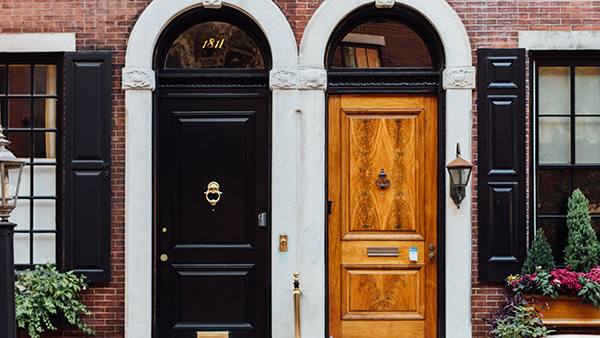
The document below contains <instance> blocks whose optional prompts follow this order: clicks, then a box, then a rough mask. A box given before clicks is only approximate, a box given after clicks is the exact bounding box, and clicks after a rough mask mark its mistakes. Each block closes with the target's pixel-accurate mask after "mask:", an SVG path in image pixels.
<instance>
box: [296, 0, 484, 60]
mask: <svg viewBox="0 0 600 338" xmlns="http://www.w3.org/2000/svg"><path fill="white" fill-rule="evenodd" d="M370 4H373V0H328V1H324V2H323V3H321V5H320V6H319V8H317V10H316V11H315V13H314V14H313V16H312V17H311V19H310V21H309V22H308V24H307V26H306V29H305V30H304V35H303V36H302V41H301V42H300V60H299V64H300V67H301V68H317V69H324V68H325V57H324V55H325V52H326V51H327V43H328V42H329V37H330V36H331V34H332V33H333V31H334V30H335V28H336V27H337V25H338V24H339V23H340V21H342V20H343V19H344V18H345V17H346V16H347V15H348V13H351V12H352V11H354V10H356V9H358V8H359V7H362V6H365V5H370ZM396 5H403V6H406V7H409V8H412V9H413V10H415V11H417V12H418V13H421V14H422V15H423V16H424V17H426V18H427V20H429V22H431V24H432V25H433V27H435V29H436V31H437V32H438V34H440V37H441V39H442V43H443V45H444V52H445V55H446V60H445V61H446V67H449V68H451V67H468V66H472V65H473V64H472V62H473V61H472V59H471V45H470V42H469V37H468V35H467V31H466V29H465V27H464V25H463V24H462V21H461V20H460V18H459V17H458V15H457V14H456V12H455V11H454V9H452V7H450V5H448V3H447V2H446V1H445V0H396Z"/></svg>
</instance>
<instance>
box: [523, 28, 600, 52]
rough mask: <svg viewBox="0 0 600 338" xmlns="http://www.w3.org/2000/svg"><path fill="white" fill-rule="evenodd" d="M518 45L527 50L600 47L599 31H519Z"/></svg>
mask: <svg viewBox="0 0 600 338" xmlns="http://www.w3.org/2000/svg"><path fill="white" fill-rule="evenodd" d="M519 47H520V48H525V49H529V50H536V49H538V50H577V49H600V31H528V32H525V31H521V32H519Z"/></svg>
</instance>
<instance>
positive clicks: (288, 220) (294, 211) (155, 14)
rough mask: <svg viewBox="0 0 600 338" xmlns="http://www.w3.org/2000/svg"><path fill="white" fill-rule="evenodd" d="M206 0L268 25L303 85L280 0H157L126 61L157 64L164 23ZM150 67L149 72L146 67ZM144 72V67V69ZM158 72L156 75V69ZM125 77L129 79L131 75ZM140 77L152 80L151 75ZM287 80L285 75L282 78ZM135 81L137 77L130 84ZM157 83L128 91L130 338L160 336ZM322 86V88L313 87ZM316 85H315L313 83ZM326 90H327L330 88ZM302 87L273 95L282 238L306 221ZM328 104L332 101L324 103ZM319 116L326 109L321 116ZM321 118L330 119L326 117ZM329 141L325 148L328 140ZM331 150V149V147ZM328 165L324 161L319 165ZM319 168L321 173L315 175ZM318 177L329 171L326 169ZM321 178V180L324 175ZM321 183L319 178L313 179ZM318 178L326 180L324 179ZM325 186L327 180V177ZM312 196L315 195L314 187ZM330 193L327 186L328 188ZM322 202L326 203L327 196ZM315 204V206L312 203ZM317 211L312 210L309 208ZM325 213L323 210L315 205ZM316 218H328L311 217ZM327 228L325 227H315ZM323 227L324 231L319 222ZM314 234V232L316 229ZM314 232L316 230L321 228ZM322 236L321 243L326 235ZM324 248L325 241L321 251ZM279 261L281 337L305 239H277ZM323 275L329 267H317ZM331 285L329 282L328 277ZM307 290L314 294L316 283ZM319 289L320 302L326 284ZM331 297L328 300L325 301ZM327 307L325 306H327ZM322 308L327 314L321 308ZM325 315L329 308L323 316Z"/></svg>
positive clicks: (282, 66)
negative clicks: (155, 260) (155, 290)
mask: <svg viewBox="0 0 600 338" xmlns="http://www.w3.org/2000/svg"><path fill="white" fill-rule="evenodd" d="M200 6H204V7H205V8H219V7H222V6H227V7H231V8H234V9H237V10H239V11H241V12H243V13H245V14H246V15H248V17H250V18H251V19H252V20H254V21H255V22H256V23H257V24H258V26H259V27H260V28H261V29H262V31H263V33H264V34H265V36H266V38H267V40H268V41H269V44H270V46H271V51H272V55H271V62H272V67H273V69H275V70H286V69H287V70H291V71H292V72H296V75H295V76H291V79H292V80H290V81H291V82H290V83H291V84H290V86H291V87H292V89H293V87H294V86H295V87H296V88H297V86H298V76H297V69H298V48H297V44H296V38H295V36H294V33H293V31H292V28H291V27H290V23H289V22H288V21H287V19H286V17H285V15H284V14H283V12H282V11H281V9H279V7H278V6H277V5H276V4H275V3H274V2H273V1H272V0H177V1H174V0H154V1H152V2H151V3H150V4H149V5H148V7H146V9H145V10H144V11H143V12H142V14H141V15H140V17H139V19H138V20H137V22H136V23H135V26H134V27H133V30H132V31H131V35H130V37H129V40H128V43H127V52H126V55H125V68H126V69H137V70H142V71H143V70H149V69H152V67H153V56H154V51H155V49H156V42H157V41H158V38H159V36H160V34H161V33H162V31H163V29H164V28H165V27H166V26H167V25H168V24H169V23H170V22H171V21H173V20H175V19H176V18H177V17H178V16H179V15H180V14H182V13H184V12H185V11H188V10H191V9H194V8H197V7H200ZM144 74H145V73H144ZM138 75H142V74H138ZM153 78H154V76H153ZM124 82H126V81H125V80H124ZM140 83H145V82H144V81H142V82H140ZM279 83H280V84H281V83H283V82H282V81H279ZM128 86H129V84H128ZM152 87H153V86H150V88H152ZM150 88H148V89H146V88H140V89H142V90H133V89H136V88H128V89H132V90H126V91H125V115H126V122H125V132H126V144H125V147H126V149H125V151H126V156H125V189H126V194H125V210H127V212H126V214H125V239H126V240H125V338H148V337H152V225H153V223H152V215H153V208H152V175H151V173H152V112H153V107H152V97H153V96H152V91H151V90H150ZM313 92H315V93H316V91H313ZM307 93H310V91H307ZM322 96H323V95H322ZM297 106H298V95H297V91H295V90H277V91H274V92H273V95H272V111H273V115H272V123H273V131H272V144H273V149H272V150H273V160H272V180H271V193H272V210H273V211H272V214H271V220H272V233H273V239H274V240H273V243H278V238H277V239H276V237H278V236H279V234H280V233H292V232H295V231H296V229H297V228H298V220H299V218H300V217H299V210H300V205H299V203H298V197H297V195H298V194H297V193H295V191H296V190H297V189H298V187H297V184H296V183H297V180H298V166H299V164H298V161H299V159H298V142H299V140H300V137H299V135H298V134H297V133H298V131H297V129H298V125H299V123H298V121H297V119H298V115H299V114H297V113H296V109H297ZM323 106H324V105H323ZM313 118H315V119H319V118H320V115H318V114H316V115H314V116H313ZM320 125H321V126H322V125H323V124H320ZM323 149H324V148H323ZM323 151H324V150H323ZM315 170H316V171H317V173H324V169H323V170H321V169H320V168H316V169H315ZM310 176H311V177H312V176H314V175H313V173H311V175H310ZM317 179H321V177H318V178H317ZM319 182H320V181H319ZM312 183H314V182H312ZM316 184H317V185H319V184H321V183H318V182H317V183H316ZM319 186H320V185H319ZM311 196H312V195H311ZM323 196H324V194H323ZM316 203H320V204H319V205H322V203H321V202H316ZM307 210H310V209H307ZM309 213H310V212H309ZM312 214H318V213H315V212H313V213H311V215H312ZM308 224H310V225H312V224H323V222H320V220H319V221H314V220H311V221H310V222H308ZM315 229H319V228H315ZM317 233H319V234H320V233H321V231H320V230H317ZM311 235H312V234H311ZM313 237H314V236H313ZM314 241H319V243H321V246H322V245H323V243H324V242H323V241H322V240H319V239H314ZM323 250H324V249H320V248H317V249H316V250H314V251H315V252H317V253H321V252H323ZM272 252H273V254H272V255H273V256H272V263H271V264H272V265H271V276H272V278H271V283H272V298H273V299H279V301H277V302H273V305H272V309H271V312H272V313H273V320H272V324H271V325H272V332H273V337H287V336H286V335H289V334H290V333H289V328H290V327H293V318H294V317H293V310H292V309H293V305H292V299H291V297H290V298H286V297H287V295H288V294H287V292H288V289H289V285H290V281H291V279H290V276H291V278H292V280H293V275H292V273H293V272H294V271H296V270H298V264H297V262H298V258H297V256H296V254H297V247H295V246H294V244H293V243H292V242H291V241H290V248H289V251H288V252H286V253H285V254H282V253H280V252H279V251H278V245H274V246H273V251H272ZM311 271H315V272H314V274H315V276H311V275H310V274H307V278H309V279H314V280H318V277H319V276H321V275H322V276H324V275H325V274H324V272H323V271H322V269H314V266H313V269H312V270H311ZM323 285H324V284H323ZM306 291H307V295H308V294H310V292H309V290H306ZM321 291H322V290H317V291H316V294H317V297H316V300H315V302H317V303H319V302H321V301H320V299H321V298H319V297H321V295H324V291H322V292H321ZM321 303H323V304H324V301H323V302H321ZM323 309H324V307H323ZM319 316H320V314H319ZM322 317H323V320H324V318H325V317H324V315H323V316H322ZM303 322H304V323H305V324H306V325H309V326H314V327H316V330H320V332H321V333H322V332H324V326H323V325H322V324H321V323H320V322H319V323H312V322H310V320H309V319H308V318H303Z"/></svg>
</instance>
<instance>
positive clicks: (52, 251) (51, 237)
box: [33, 234, 56, 264]
mask: <svg viewBox="0 0 600 338" xmlns="http://www.w3.org/2000/svg"><path fill="white" fill-rule="evenodd" d="M46 262H52V263H56V235H55V234H33V264H44V263H46Z"/></svg>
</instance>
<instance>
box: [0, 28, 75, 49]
mask: <svg viewBox="0 0 600 338" xmlns="http://www.w3.org/2000/svg"><path fill="white" fill-rule="evenodd" d="M75 50H76V48H75V33H2V34H0V52H7V53H18V52H74V51H75Z"/></svg>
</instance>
